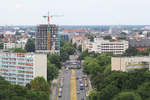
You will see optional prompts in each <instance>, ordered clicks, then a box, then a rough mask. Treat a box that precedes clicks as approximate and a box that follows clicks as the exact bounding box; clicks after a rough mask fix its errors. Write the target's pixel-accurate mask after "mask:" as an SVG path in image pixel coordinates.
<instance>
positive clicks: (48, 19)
mask: <svg viewBox="0 0 150 100" xmlns="http://www.w3.org/2000/svg"><path fill="white" fill-rule="evenodd" d="M61 16H63V15H50V14H49V12H48V15H47V16H43V17H44V18H47V22H48V31H47V32H48V41H47V42H48V44H47V45H48V46H47V47H48V50H51V48H50V38H51V37H52V36H51V34H50V19H51V18H53V17H61ZM52 44H53V46H52V50H53V52H55V41H53V43H52Z"/></svg>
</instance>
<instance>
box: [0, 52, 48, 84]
mask: <svg viewBox="0 0 150 100" xmlns="http://www.w3.org/2000/svg"><path fill="white" fill-rule="evenodd" d="M0 76H2V77H4V78H5V79H6V80H8V81H9V82H11V83H13V84H19V85H26V84H27V83H30V81H31V80H33V79H34V78H35V77H37V76H41V77H44V78H45V79H46V80H47V55H46V54H35V53H10V52H0Z"/></svg>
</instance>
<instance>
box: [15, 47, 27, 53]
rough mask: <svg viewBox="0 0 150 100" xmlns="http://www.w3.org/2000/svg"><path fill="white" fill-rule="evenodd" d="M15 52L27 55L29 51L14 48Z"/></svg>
mask: <svg viewBox="0 0 150 100" xmlns="http://www.w3.org/2000/svg"><path fill="white" fill-rule="evenodd" d="M13 52H16V53H26V52H27V51H26V50H24V49H22V48H14V49H13Z"/></svg>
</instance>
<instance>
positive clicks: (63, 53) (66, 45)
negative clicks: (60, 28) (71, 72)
mask: <svg viewBox="0 0 150 100" xmlns="http://www.w3.org/2000/svg"><path fill="white" fill-rule="evenodd" d="M61 42H62V43H61V48H60V57H61V61H62V62H65V61H66V60H68V59H69V55H72V54H74V53H75V48H74V47H73V45H72V44H71V43H70V42H67V41H64V40H63V39H61Z"/></svg>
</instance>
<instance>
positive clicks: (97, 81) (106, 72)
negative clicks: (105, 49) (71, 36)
mask: <svg viewBox="0 0 150 100" xmlns="http://www.w3.org/2000/svg"><path fill="white" fill-rule="evenodd" d="M130 51H134V52H130ZM149 51H150V50H149V49H148V50H147V51H145V52H139V51H137V53H136V54H134V53H135V48H129V49H128V50H126V52H125V54H123V55H112V54H96V53H88V51H87V50H86V51H84V52H82V53H81V54H80V56H79V58H78V59H79V60H84V63H83V64H82V69H83V72H84V73H86V74H87V75H88V76H89V77H90V80H91V84H92V86H93V88H94V89H93V91H91V92H90V94H89V96H88V99H89V100H150V94H149V93H150V72H149V71H148V70H146V71H141V70H137V71H130V72H120V71H111V57H112V56H131V55H140V56H141V55H146V54H149V53H150V52H149ZM132 53H133V54H132Z"/></svg>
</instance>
